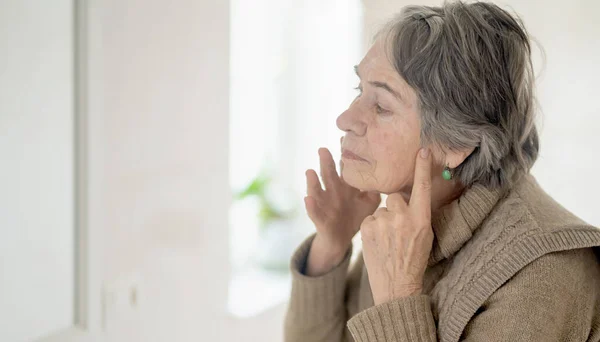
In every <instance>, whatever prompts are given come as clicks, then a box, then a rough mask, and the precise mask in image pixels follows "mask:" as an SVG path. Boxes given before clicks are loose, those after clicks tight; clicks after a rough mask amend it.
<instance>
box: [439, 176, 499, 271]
mask: <svg viewBox="0 0 600 342" xmlns="http://www.w3.org/2000/svg"><path fill="white" fill-rule="evenodd" d="M505 193H506V192H505V191H503V190H501V189H495V188H488V187H485V186H483V185H481V184H474V185H472V186H471V187H469V188H467V189H466V190H465V191H463V193H462V194H461V195H460V196H459V197H458V198H457V199H455V200H454V201H452V202H451V203H449V204H447V205H445V206H443V207H442V208H440V209H438V210H437V211H436V212H435V213H433V215H432V218H431V226H432V228H433V232H434V235H435V238H434V241H433V248H432V251H431V255H430V257H429V266H433V265H435V264H437V263H439V262H440V261H441V260H444V259H447V258H449V257H451V256H453V255H454V254H455V253H456V252H457V251H458V250H459V249H461V247H462V246H463V245H464V244H465V243H466V242H467V241H469V239H471V237H472V236H473V233H474V232H475V230H477V228H478V227H479V226H480V225H481V223H482V222H483V220H485V218H486V217H487V216H488V215H489V214H490V212H491V211H492V209H493V208H494V206H495V205H496V203H498V201H499V200H500V198H502V196H503V194H505Z"/></svg>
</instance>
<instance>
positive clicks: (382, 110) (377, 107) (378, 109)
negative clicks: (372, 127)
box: [354, 85, 390, 114]
mask: <svg viewBox="0 0 600 342" xmlns="http://www.w3.org/2000/svg"><path fill="white" fill-rule="evenodd" d="M354 89H355V90H357V91H358V95H356V97H359V96H360V95H362V87H361V86H360V85H359V86H358V87H355V88H354ZM375 111H376V112H377V114H389V113H390V111H389V110H387V109H385V108H383V107H381V105H380V104H379V103H377V102H375Z"/></svg>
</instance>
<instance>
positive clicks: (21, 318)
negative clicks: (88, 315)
mask: <svg viewBox="0 0 600 342" xmlns="http://www.w3.org/2000/svg"><path fill="white" fill-rule="evenodd" d="M72 7H73V4H72V2H71V1H68V0H56V1H53V2H52V4H50V3H47V2H43V3H40V2H39V1H22V0H11V1H2V2H0V189H1V190H0V322H1V323H0V341H10V342H18V341H29V340H31V339H33V338H37V337H39V336H42V335H46V334H48V333H50V332H53V331H56V330H61V329H64V328H67V327H69V326H70V325H71V324H72V322H73V308H74V303H73V300H74V298H75V296H74V286H73V285H74V235H73V234H74V207H73V206H74V201H73V195H74V192H73V191H74V189H73V168H74V160H73V158H74V156H73V150H74V146H73V125H74V123H73V46H72V44H73V39H72V37H73V21H72V17H73V8H72Z"/></svg>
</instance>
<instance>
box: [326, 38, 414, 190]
mask: <svg viewBox="0 0 600 342" xmlns="http://www.w3.org/2000/svg"><path fill="white" fill-rule="evenodd" d="M359 73H360V75H361V77H362V81H361V86H362V89H363V92H362V94H361V95H359V96H358V97H357V98H356V99H355V100H354V101H353V102H352V103H351V105H350V107H349V108H348V109H347V110H346V111H344V112H343V113H342V114H341V115H340V116H339V117H338V120H337V125H338V127H339V128H340V129H341V130H343V131H346V132H347V134H346V137H345V138H344V144H343V147H344V148H347V149H349V150H351V151H353V152H355V153H357V154H358V155H360V156H361V157H362V158H365V159H366V160H367V161H368V162H358V161H354V160H346V159H345V160H344V161H343V162H344V169H343V178H344V180H346V182H348V184H350V185H351V186H354V187H356V188H358V189H361V190H377V191H380V192H382V193H392V192H397V191H399V190H402V192H405V193H406V194H410V189H411V187H412V179H413V172H414V163H415V162H414V156H415V155H416V153H417V151H418V150H419V148H420V129H421V127H420V119H419V113H418V111H417V106H416V105H415V104H416V101H417V97H416V94H415V92H414V91H413V90H412V89H411V88H410V87H409V86H408V84H406V82H405V81H404V80H403V79H402V78H401V77H400V76H399V75H398V74H397V73H396V71H395V70H394V69H393V66H392V65H391V64H390V63H389V61H388V60H387V58H386V57H385V56H384V55H383V49H382V48H381V45H380V44H375V45H374V46H373V47H372V48H371V49H370V50H369V52H368V53H367V55H366V56H365V58H364V59H363V60H362V61H361V63H360V64H359ZM375 80H377V81H381V82H386V83H388V84H389V85H390V86H391V87H392V88H393V89H395V90H396V91H399V92H401V94H402V95H403V96H404V100H405V101H398V100H397V99H395V97H394V96H393V95H391V94H390V93H389V92H387V91H385V90H384V89H380V88H376V87H374V86H372V85H370V84H368V82H370V81H375ZM377 103H379V104H380V105H381V107H383V108H385V109H386V110H389V111H390V113H385V114H379V113H377V110H376V108H375V105H376V104H377Z"/></svg>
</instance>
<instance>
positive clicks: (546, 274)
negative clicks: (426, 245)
mask: <svg viewBox="0 0 600 342" xmlns="http://www.w3.org/2000/svg"><path fill="white" fill-rule="evenodd" d="M432 227H433V229H434V232H435V241H434V245H433V250H432V254H431V257H430V260H429V267H428V269H427V271H426V274H425V279H424V291H423V294H422V295H419V296H412V297H407V298H402V299H398V300H394V301H391V302H388V303H383V304H380V305H377V306H374V304H373V298H372V294H371V289H370V286H369V279H368V274H367V270H366V268H365V267H364V263H363V259H362V255H359V256H358V259H357V261H356V263H354V264H353V265H352V266H351V267H350V271H349V272H348V267H349V263H350V255H351V253H352V247H351V248H350V249H349V250H348V252H347V254H346V258H345V259H344V260H343V261H342V262H341V263H340V264H339V265H337V266H336V267H335V268H334V269H333V270H331V271H330V272H329V273H327V274H325V275H322V276H319V277H308V276H306V275H304V274H303V270H304V266H305V264H306V259H307V256H308V252H309V250H310V245H311V242H312V239H313V238H314V234H313V235H311V236H310V237H308V238H307V239H306V240H305V241H304V243H302V245H301V246H300V247H299V248H298V249H297V250H296V252H295V253H294V256H293V257H292V261H291V272H292V278H293V280H292V294H291V299H290V302H289V306H288V310H287V313H286V316H285V323H284V324H285V326H284V334H285V341H286V342H295V341H302V342H312V341H328V342H338V341H359V342H366V341H370V342H371V341H373V342H375V341H377V342H379V341H388V342H392V341H444V342H453V341H459V340H461V341H594V342H598V341H600V263H599V261H598V258H600V248H589V247H598V246H600V230H599V229H597V228H595V227H593V226H590V225H588V224H587V223H585V222H584V221H582V220H581V219H579V218H577V217H576V216H575V215H573V214H572V213H570V212H569V211H567V210H566V209H564V208H563V207H562V206H561V205H559V204H558V203H557V202H555V201H554V200H553V199H552V198H551V197H550V196H549V195H548V194H546V193H545V192H544V190H543V189H541V188H540V186H539V185H538V183H537V182H536V181H535V179H534V178H533V176H531V175H526V176H524V177H522V178H521V180H519V181H518V182H517V183H516V184H515V186H514V187H513V188H512V189H510V190H509V191H504V192H501V191H498V190H491V189H488V188H485V187H483V186H480V185H474V186H472V187H471V188H469V189H468V190H467V191H465V192H464V193H463V194H462V195H461V197H460V198H458V199H457V200H455V201H454V202H452V203H450V204H449V205H447V206H445V207H444V208H443V209H442V210H440V211H439V212H438V213H436V215H435V216H434V217H433V218H432Z"/></svg>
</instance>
